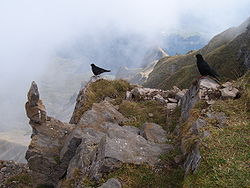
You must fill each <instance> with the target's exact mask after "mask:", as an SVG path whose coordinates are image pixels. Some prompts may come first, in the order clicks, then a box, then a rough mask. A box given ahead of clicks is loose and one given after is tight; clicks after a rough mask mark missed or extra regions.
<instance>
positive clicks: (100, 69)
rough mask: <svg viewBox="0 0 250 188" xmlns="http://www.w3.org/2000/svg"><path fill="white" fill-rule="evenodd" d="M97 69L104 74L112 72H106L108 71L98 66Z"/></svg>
mask: <svg viewBox="0 0 250 188" xmlns="http://www.w3.org/2000/svg"><path fill="white" fill-rule="evenodd" d="M96 68H97V69H98V71H102V72H109V71H110V70H106V69H103V68H101V67H97V66H96Z"/></svg>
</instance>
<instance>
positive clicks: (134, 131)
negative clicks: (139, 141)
mask: <svg viewBox="0 0 250 188" xmlns="http://www.w3.org/2000/svg"><path fill="white" fill-rule="evenodd" d="M122 128H123V129H125V130H127V131H130V132H132V133H134V134H140V129H138V128H137V127H134V126H127V125H125V126H122Z"/></svg>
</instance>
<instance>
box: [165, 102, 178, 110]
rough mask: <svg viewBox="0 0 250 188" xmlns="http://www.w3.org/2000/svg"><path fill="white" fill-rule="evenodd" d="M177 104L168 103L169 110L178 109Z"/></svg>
mask: <svg viewBox="0 0 250 188" xmlns="http://www.w3.org/2000/svg"><path fill="white" fill-rule="evenodd" d="M177 105H178V104H177V103H167V109H168V110H174V109H175V108H176V107H177Z"/></svg>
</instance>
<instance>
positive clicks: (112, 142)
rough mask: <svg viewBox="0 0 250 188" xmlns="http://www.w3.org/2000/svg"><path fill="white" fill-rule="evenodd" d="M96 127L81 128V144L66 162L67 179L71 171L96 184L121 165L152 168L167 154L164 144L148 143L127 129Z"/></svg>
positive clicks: (70, 176)
mask: <svg viewBox="0 0 250 188" xmlns="http://www.w3.org/2000/svg"><path fill="white" fill-rule="evenodd" d="M102 127H103V129H100V128H99V127H96V128H95V127H92V128H85V127H83V126H82V127H81V129H80V128H77V129H80V131H81V132H82V133H81V135H82V143H81V144H80V145H79V147H78V148H77V150H76V154H75V156H74V157H73V158H72V160H71V161H70V164H69V167H68V174H67V178H73V177H74V176H73V175H74V173H73V172H74V170H75V169H76V168H77V169H80V170H81V173H82V174H83V176H87V177H90V178H91V179H94V180H96V181H98V180H99V179H100V178H101V177H102V175H103V174H104V173H107V172H111V171H113V170H115V169H117V168H119V167H121V165H122V164H123V163H133V164H142V163H148V164H150V165H154V164H156V163H157V162H158V160H159V158H158V157H159V155H160V154H162V153H165V152H168V151H170V150H171V149H172V148H173V147H172V146H171V145H168V144H157V143H154V142H150V141H148V140H146V139H145V138H143V137H142V136H140V135H138V134H135V133H134V132H132V131H131V130H127V127H121V126H119V125H118V124H114V123H108V122H107V123H103V124H102Z"/></svg>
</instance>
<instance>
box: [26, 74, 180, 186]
mask: <svg viewBox="0 0 250 188" xmlns="http://www.w3.org/2000/svg"><path fill="white" fill-rule="evenodd" d="M94 81H96V79H95V78H92V80H91V81H90V82H89V84H87V85H86V87H85V88H83V89H82V90H81V91H80V92H79V95H78V97H77V104H76V107H75V111H74V113H73V115H72V118H71V122H73V123H74V124H68V123H63V122H60V121H59V120H57V119H55V118H52V117H49V116H47V113H46V110H45V106H44V105H43V103H42V101H41V100H40V98H39V92H38V87H37V85H36V83H35V82H32V85H31V88H30V90H29V93H28V102H27V103H26V112H27V116H28V117H29V118H30V125H31V127H32V129H33V134H32V141H31V143H30V145H29V148H28V151H27V153H26V159H27V161H28V166H29V168H30V170H31V173H32V176H33V177H34V180H35V184H36V185H39V184H41V185H47V186H49V185H51V186H59V187H60V186H61V185H63V182H64V181H67V180H71V179H76V176H75V174H76V171H77V172H78V174H80V177H81V178H88V179H90V180H91V181H95V182H98V181H99V180H100V179H101V178H102V177H103V175H104V174H106V173H109V172H112V171H114V170H116V169H118V168H120V167H121V166H122V165H123V164H124V163H129V164H138V165H139V164H145V163H146V164H148V165H150V166H154V165H156V164H157V163H158V162H159V156H160V155H161V154H164V153H166V152H169V151H170V150H172V149H173V146H172V145H169V144H166V143H165V141H166V132H165V131H164V130H163V129H162V128H161V126H159V125H157V124H154V123H147V124H145V125H144V126H143V127H142V128H141V130H140V129H138V128H136V127H133V126H129V125H126V123H127V121H128V119H127V118H125V117H124V116H123V115H122V114H121V113H120V112H119V111H118V110H117V107H115V106H114V105H112V104H111V102H112V100H110V99H108V98H107V100H103V101H101V102H100V103H94V104H93V105H92V107H91V108H90V109H89V110H87V111H85V112H83V113H82V114H81V113H79V111H80V109H81V108H82V107H83V106H84V103H85V101H86V97H87V93H86V92H87V90H88V87H90V84H91V83H92V82H94ZM162 93H164V92H163V91H162ZM170 93H171V92H170ZM176 93H177V91H176ZM167 96H169V95H167ZM153 100H155V99H153ZM166 100H168V98H167V97H166ZM170 101H171V102H172V103H177V102H178V100H176V99H174V98H172V99H170ZM61 179H62V180H61ZM76 182H77V183H76V184H75V185H76V186H78V187H79V186H80V187H81V186H84V185H83V184H82V181H81V180H80V179H79V181H78V180H76ZM112 182H113V180H112V181H111V180H110V181H108V182H107V183H106V184H104V185H103V187H107V186H112V185H113V183H114V182H113V183H112ZM116 183H117V182H116ZM117 185H118V184H117Z"/></svg>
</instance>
